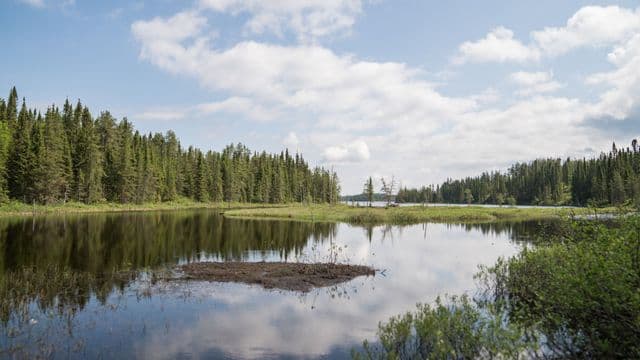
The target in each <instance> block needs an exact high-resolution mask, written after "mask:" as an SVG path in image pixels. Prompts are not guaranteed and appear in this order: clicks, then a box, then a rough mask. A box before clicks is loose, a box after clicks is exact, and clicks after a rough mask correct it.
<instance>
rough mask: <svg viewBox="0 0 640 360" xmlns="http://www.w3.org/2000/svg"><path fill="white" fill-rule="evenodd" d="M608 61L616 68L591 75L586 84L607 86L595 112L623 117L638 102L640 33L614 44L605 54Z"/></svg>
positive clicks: (639, 94)
mask: <svg viewBox="0 0 640 360" xmlns="http://www.w3.org/2000/svg"><path fill="white" fill-rule="evenodd" d="M608 60H609V61H610V62H611V63H612V64H614V65H615V66H616V69H615V70H612V71H609V72H602V73H598V74H593V75H591V76H589V77H588V78H587V83H588V84H604V85H609V86H610V89H609V90H607V91H606V92H604V93H603V94H602V95H601V97H600V103H599V104H597V106H596V112H597V113H600V114H604V115H608V116H611V117H614V118H617V119H624V118H626V117H627V116H628V115H629V113H630V112H631V111H632V110H633V109H634V108H635V107H637V106H638V105H640V71H639V70H640V34H636V35H635V36H634V37H633V38H631V39H630V40H629V41H627V42H626V43H625V44H624V45H621V46H618V47H616V48H615V49H614V50H613V51H612V52H611V53H609V55H608Z"/></svg>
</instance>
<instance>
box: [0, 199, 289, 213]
mask: <svg viewBox="0 0 640 360" xmlns="http://www.w3.org/2000/svg"><path fill="white" fill-rule="evenodd" d="M265 206H269V207H277V206H283V205H267V204H251V203H238V202H232V203H226V202H225V203H223V202H207V203H203V202H197V201H194V200H191V199H186V198H180V199H177V200H174V201H167V202H161V203H143V204H120V203H111V202H103V203H97V204H84V203H79V202H67V203H66V204H52V205H29V204H25V203H23V202H19V201H11V202H8V203H5V204H1V205H0V217H11V216H31V215H34V214H36V215H46V214H67V213H105V212H132V211H164V210H185V209H245V208H260V207H265Z"/></svg>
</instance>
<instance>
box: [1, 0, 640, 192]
mask: <svg viewBox="0 0 640 360" xmlns="http://www.w3.org/2000/svg"><path fill="white" fill-rule="evenodd" d="M1 1H2V8H1V9H0V24H1V25H0V27H1V29H2V30H1V31H0V44H1V45H0V49H2V50H0V67H1V68H2V71H0V92H1V91H2V89H5V90H4V91H6V93H7V94H8V92H9V89H10V87H12V86H16V87H17V89H18V93H19V96H20V97H25V98H26V99H27V103H28V104H29V105H31V106H33V107H37V108H40V109H45V108H46V107H47V106H48V105H50V104H53V103H55V104H61V103H62V102H63V101H64V100H65V99H66V98H69V99H70V100H73V101H75V100H76V99H80V100H81V101H82V102H83V103H84V104H86V105H88V106H89V108H90V109H91V110H92V111H93V113H94V115H98V114H99V112H100V111H103V110H109V111H110V112H111V113H112V114H113V115H114V116H116V117H118V118H123V117H127V118H128V119H129V120H131V121H132V122H133V123H134V125H135V127H136V128H137V129H139V130H140V131H142V132H145V133H146V132H165V131H167V130H169V129H172V130H174V131H175V132H176V134H177V135H178V137H179V138H180V139H181V143H182V145H183V146H189V145H194V146H197V147H199V148H201V149H203V150H209V149H212V150H221V149H222V148H223V147H224V146H226V145H227V144H230V143H237V142H241V143H243V144H245V145H247V146H248V147H249V148H250V149H252V150H257V151H262V150H266V151H270V152H280V151H281V150H283V149H285V148H288V149H289V150H290V151H291V152H300V153H302V154H303V156H304V157H305V158H306V159H307V160H308V161H309V162H310V163H311V164H312V165H321V166H324V167H327V168H333V169H334V170H335V171H337V173H338V175H339V177H340V181H341V186H342V193H343V194H352V193H359V192H360V191H361V189H362V186H363V183H364V181H365V179H366V178H368V177H369V176H372V177H374V179H379V178H380V177H383V176H384V177H390V176H392V175H393V176H394V177H395V178H396V179H397V180H398V181H399V182H400V183H401V184H402V186H409V187H411V186H421V185H428V184H436V183H440V182H442V181H443V180H445V179H447V178H458V177H464V176H472V175H477V174H479V173H481V172H482V171H492V170H506V169H507V168H508V167H509V165H510V164H512V163H514V162H521V161H530V160H533V159H536V158H540V157H562V158H566V157H572V158H577V157H580V158H581V157H585V156H586V157H592V156H597V155H598V154H599V153H600V152H601V151H605V150H608V149H610V148H611V143H612V142H614V141H615V142H616V143H617V144H618V147H624V146H628V144H629V143H630V142H631V140H632V139H633V138H634V137H638V136H640V4H639V3H638V2H637V1H557V0H537V1H524V0H523V1H517V2H515V1H491V0H488V1H471V0H469V1H460V0H452V1H427V0H393V1H392V0H155V1H150V0H147V1H130V0H127V1H118V0H116V1H95V0H94V1H83V0H1ZM0 96H2V97H6V95H1V94H0ZM378 183H379V182H378Z"/></svg>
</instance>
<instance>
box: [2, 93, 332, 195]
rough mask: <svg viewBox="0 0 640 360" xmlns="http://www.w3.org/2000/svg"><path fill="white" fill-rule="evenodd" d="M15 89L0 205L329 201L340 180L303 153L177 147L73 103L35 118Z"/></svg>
mask: <svg viewBox="0 0 640 360" xmlns="http://www.w3.org/2000/svg"><path fill="white" fill-rule="evenodd" d="M18 103H19V98H18V94H17V91H16V89H15V87H14V88H12V89H11V91H10V93H9V96H8V98H7V100H6V101H5V100H4V99H0V202H7V201H12V200H13V201H21V202H25V203H29V204H31V203H39V204H53V203H66V202H68V201H75V202H82V203H87V204H91V203H97V202H105V201H108V202H118V203H148V202H162V201H171V200H174V199H177V198H180V197H186V198H190V199H193V200H196V201H201V202H206V201H211V202H221V201H234V202H258V203H284V202H305V203H311V202H313V203H335V202H337V201H338V198H339V193H340V186H339V180H338V177H337V174H336V173H335V172H333V171H329V170H327V169H324V168H321V167H315V168H311V167H310V166H309V165H308V163H307V162H305V160H304V159H303V158H302V156H301V155H300V154H295V155H291V154H289V152H288V150H287V151H284V152H281V153H280V154H267V153H266V152H260V153H258V152H252V151H250V150H249V149H248V148H247V147H246V146H244V145H242V144H232V145H228V146H227V147H225V148H224V149H223V150H222V151H221V152H215V151H206V152H204V151H202V150H200V149H197V148H194V147H191V146H190V147H188V148H183V147H182V146H181V145H180V141H179V140H178V138H177V136H176V134H175V133H173V132H172V131H168V132H167V133H166V134H160V133H155V134H151V133H150V134H141V133H140V132H138V131H136V130H135V129H134V127H133V125H132V123H131V122H129V121H128V120H127V119H126V118H124V119H122V120H121V121H118V120H117V119H115V118H114V117H113V116H112V115H111V114H110V113H109V112H108V111H104V112H101V113H100V115H99V116H98V117H97V118H94V117H92V115H91V112H90V111H89V109H88V108H87V107H86V106H84V105H83V104H82V103H81V102H80V101H79V100H78V102H77V104H76V105H75V106H73V105H71V103H70V102H69V100H66V101H65V103H64V105H63V106H62V109H59V108H58V107H57V106H55V105H52V106H49V107H48V108H47V110H46V112H45V113H44V115H42V113H41V112H39V111H37V110H36V109H29V108H28V107H27V104H26V101H25V99H24V98H23V99H22V105H21V106H20V107H19V106H18Z"/></svg>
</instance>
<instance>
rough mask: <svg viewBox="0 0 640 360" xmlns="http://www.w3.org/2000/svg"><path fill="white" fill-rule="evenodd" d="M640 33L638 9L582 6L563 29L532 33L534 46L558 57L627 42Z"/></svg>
mask: <svg viewBox="0 0 640 360" xmlns="http://www.w3.org/2000/svg"><path fill="white" fill-rule="evenodd" d="M639 30H640V8H639V9H636V10H635V11H634V10H630V9H624V8H620V7H619V6H605V7H602V6H585V7H583V8H581V9H580V10H578V11H577V12H576V13H575V14H574V15H573V16H572V17H571V18H569V20H567V24H566V25H565V26H563V27H547V28H544V30H541V31H534V32H533V33H532V37H533V39H534V40H535V42H536V45H537V46H538V47H539V48H540V49H542V51H544V52H545V53H546V54H548V55H559V54H563V53H566V52H568V51H570V50H572V49H575V48H578V47H583V46H602V45H609V44H612V43H617V42H619V41H623V40H625V39H627V38H628V37H629V36H631V35H632V34H634V33H635V32H638V31H639Z"/></svg>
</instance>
